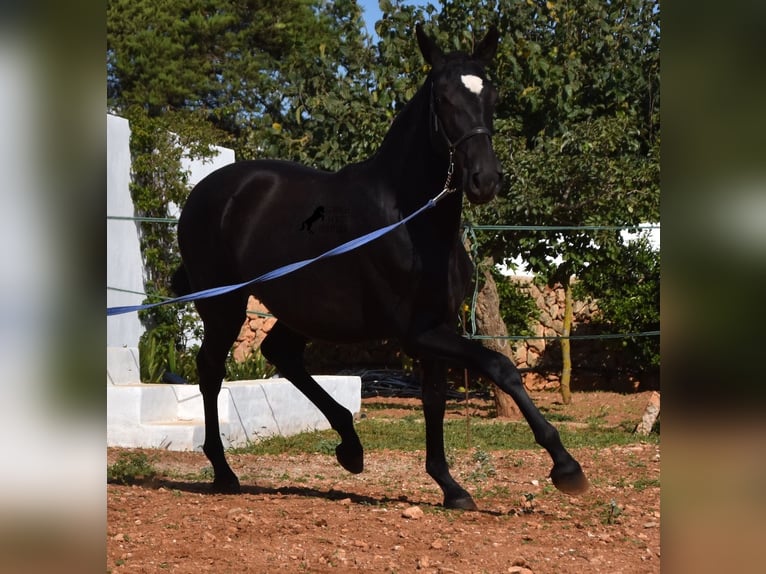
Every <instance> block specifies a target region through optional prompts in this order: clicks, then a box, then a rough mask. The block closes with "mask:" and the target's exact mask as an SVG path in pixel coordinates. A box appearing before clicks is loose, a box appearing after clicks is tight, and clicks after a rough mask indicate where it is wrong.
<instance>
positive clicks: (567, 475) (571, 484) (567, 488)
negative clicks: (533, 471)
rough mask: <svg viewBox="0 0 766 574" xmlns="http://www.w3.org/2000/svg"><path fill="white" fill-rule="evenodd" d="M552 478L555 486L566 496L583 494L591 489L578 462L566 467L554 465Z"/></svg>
mask: <svg viewBox="0 0 766 574" xmlns="http://www.w3.org/2000/svg"><path fill="white" fill-rule="evenodd" d="M550 476H551V480H552V481H553V486H555V487H556V488H558V489H559V490H560V491H561V492H564V493H566V494H571V495H577V494H583V493H584V492H586V491H587V490H588V488H589V487H590V483H589V482H588V478H587V477H586V476H585V473H584V472H583V471H582V468H581V467H580V464H579V463H578V462H577V461H576V460H573V461H572V463H571V464H568V465H566V466H564V465H554V467H553V470H551V475H550Z"/></svg>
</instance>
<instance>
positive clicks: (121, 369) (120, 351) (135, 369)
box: [106, 347, 141, 385]
mask: <svg viewBox="0 0 766 574" xmlns="http://www.w3.org/2000/svg"><path fill="white" fill-rule="evenodd" d="M106 382H107V384H108V385H125V384H131V383H140V382H141V369H140V367H139V362H138V348H137V347H107V348H106Z"/></svg>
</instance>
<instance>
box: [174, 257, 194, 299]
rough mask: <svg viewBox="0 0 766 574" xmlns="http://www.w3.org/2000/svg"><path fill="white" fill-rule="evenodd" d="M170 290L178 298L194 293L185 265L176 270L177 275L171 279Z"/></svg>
mask: <svg viewBox="0 0 766 574" xmlns="http://www.w3.org/2000/svg"><path fill="white" fill-rule="evenodd" d="M170 288H171V289H172V290H173V293H175V294H176V295H177V296H178V297H180V296H181V295H188V294H189V293H191V292H192V288H191V284H190V283H189V275H188V274H187V273H186V267H185V266H184V264H183V263H181V265H179V266H178V269H176V270H175V273H173V276H172V277H171V278H170Z"/></svg>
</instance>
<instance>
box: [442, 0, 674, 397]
mask: <svg viewBox="0 0 766 574" xmlns="http://www.w3.org/2000/svg"><path fill="white" fill-rule="evenodd" d="M492 21H497V22H498V24H499V28H500V29H501V30H502V31H504V33H505V35H504V36H503V37H502V39H501V45H500V49H499V51H498V56H497V58H496V62H495V65H494V69H493V70H492V73H493V75H494V76H495V79H496V82H497V83H498V84H499V88H500V92H501V102H500V104H499V107H498V110H497V115H496V121H495V128H496V135H495V138H494V143H495V149H496V152H497V154H498V157H499V158H500V160H501V162H502V163H503V165H504V166H505V167H506V169H507V170H508V173H507V175H508V177H507V181H506V189H505V190H504V192H503V193H502V194H501V197H500V198H499V200H498V201H497V202H495V203H494V204H492V205H491V206H487V207H485V208H478V209H471V210H470V211H469V213H468V216H469V219H471V220H472V221H479V222H481V223H483V224H505V225H508V224H511V225H513V224H518V225H522V224H523V225H537V226H621V225H629V226H636V225H638V224H639V223H641V222H652V221H658V220H659V142H660V123H659V40H660V33H659V5H658V2H657V1H656V0H626V1H621V2H612V3H605V2H602V1H600V0H579V1H576V2H552V1H532V0H528V1H526V2H512V1H509V0H498V1H497V2H495V3H488V4H486V5H483V7H482V8H476V7H475V6H474V4H473V3H470V2H447V1H446V0H445V1H444V2H443V9H442V12H441V14H440V19H439V24H440V26H442V27H443V28H445V29H448V30H452V31H455V30H458V29H460V28H461V26H462V27H463V28H465V26H466V23H469V24H472V25H473V27H474V28H478V29H481V28H482V27H484V26H485V25H486V24H487V23H488V22H492ZM478 237H479V239H480V242H481V245H482V248H483V249H486V250H487V251H488V252H489V253H490V254H491V255H492V256H493V257H494V258H495V260H496V261H503V260H508V259H510V258H512V257H514V256H516V255H521V256H522V258H523V259H524V260H525V261H527V262H528V263H529V265H530V266H531V268H532V270H533V271H534V272H535V273H537V274H539V275H540V276H541V277H542V278H544V279H545V280H546V281H547V282H548V283H549V284H555V283H560V284H561V285H562V286H563V287H564V289H565V293H566V295H567V301H568V302H569V305H568V308H569V309H571V289H570V278H571V277H572V276H573V275H576V274H579V273H581V272H582V271H583V270H584V269H585V268H586V267H587V266H588V265H593V264H595V263H598V262H603V265H597V266H596V267H594V269H596V268H598V269H602V270H603V271H604V272H606V270H607V269H610V267H609V265H608V264H610V263H611V264H614V262H615V261H616V253H618V252H619V251H620V250H622V249H624V246H623V244H622V242H621V240H620V236H619V233H618V232H617V231H567V232H562V233H556V234H553V235H546V236H543V235H541V233H540V232H537V231H534V232H513V233H482V234H478ZM610 276H612V277H615V276H616V274H614V273H611V274H610ZM614 292H616V291H614ZM647 304H652V302H651V301H648V302H647ZM570 328H571V312H570V313H568V314H567V317H566V318H565V326H564V336H565V338H563V339H562V351H563V355H564V369H563V370H562V385H561V390H562V396H563V399H564V401H565V402H569V401H570V400H571V396H570V394H569V375H570V371H569V367H568V366H569V364H570V359H569V353H568V351H569V340H568V339H567V338H566V335H568V332H569V329H570Z"/></svg>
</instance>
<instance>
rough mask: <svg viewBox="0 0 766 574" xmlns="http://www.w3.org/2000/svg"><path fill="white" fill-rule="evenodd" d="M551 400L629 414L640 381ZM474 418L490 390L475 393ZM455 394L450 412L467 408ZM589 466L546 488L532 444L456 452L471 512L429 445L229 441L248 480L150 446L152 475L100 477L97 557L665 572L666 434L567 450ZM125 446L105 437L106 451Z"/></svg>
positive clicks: (407, 403) (410, 405)
mask: <svg viewBox="0 0 766 574" xmlns="http://www.w3.org/2000/svg"><path fill="white" fill-rule="evenodd" d="M533 399H534V400H535V402H536V403H537V404H538V405H539V406H540V407H541V408H542V409H543V410H545V411H546V412H548V413H566V415H567V416H568V417H572V419H574V420H573V421H571V422H561V423H556V424H557V425H558V426H562V425H564V424H574V425H578V424H580V425H586V424H587V422H588V421H589V420H590V421H591V422H592V421H593V420H598V421H599V424H605V425H615V426H617V425H625V424H627V423H633V424H634V423H636V422H638V420H639V419H640V417H641V413H642V412H643V409H644V407H645V405H646V402H647V400H648V393H637V394H630V395H621V394H615V393H605V392H592V393H578V394H576V395H575V402H574V404H573V405H570V406H566V407H565V406H563V405H560V404H558V401H557V399H558V395H556V394H554V393H535V394H533ZM416 405H418V401H417V400H412V399H385V400H383V399H366V400H365V401H364V404H363V413H364V414H365V416H369V417H396V416H401V415H412V414H413V409H414V408H416ZM469 410H470V413H471V416H472V417H486V416H487V414H488V412H489V411H490V410H491V408H490V405H489V404H488V403H482V402H481V401H473V402H472V406H471V407H470V409H469ZM465 415H466V409H465V406H464V405H462V404H452V405H451V407H450V409H449V413H448V416H450V417H465ZM571 450H572V453H573V454H574V455H575V457H577V458H578V460H579V461H580V463H581V464H582V466H583V468H584V470H585V472H586V473H587V474H588V477H589V478H590V480H591V489H590V490H589V491H588V492H587V493H586V494H584V495H581V496H578V497H570V496H567V495H565V494H561V493H559V492H558V491H556V490H555V489H554V488H553V487H552V485H551V483H550V480H549V479H548V478H547V475H548V472H549V470H550V461H549V458H548V456H547V454H546V453H545V452H544V451H542V450H534V451H531V450H509V451H492V452H490V453H487V454H488V455H489V457H488V458H485V459H484V460H483V462H480V461H477V460H476V457H475V456H474V455H475V453H472V452H468V451H466V452H459V453H457V454H455V455H454V459H453V460H452V461H451V462H452V466H453V474H454V475H455V476H456V478H457V479H458V480H459V481H460V482H461V483H462V484H463V486H465V487H466V488H467V489H468V490H469V491H470V492H471V493H472V495H473V496H474V498H475V500H476V502H477V504H478V505H479V507H480V510H479V511H478V512H461V511H447V510H444V509H443V508H442V507H441V506H440V503H441V491H440V490H439V489H438V487H437V486H436V484H435V483H434V482H433V481H432V480H431V479H430V477H428V475H426V473H425V471H424V463H425V462H424V461H425V453H424V451H415V452H406V453H405V452H398V451H382V452H381V451H377V452H374V451H373V452H368V453H366V460H365V471H364V473H362V474H360V475H350V474H348V473H347V472H345V471H344V470H343V469H342V468H341V467H340V466H339V465H338V464H337V463H336V461H335V459H334V457H333V456H330V455H319V454H316V455H297V456H296V455H278V456H257V457H256V456H253V455H230V456H229V461H230V464H231V466H232V468H233V469H234V471H235V472H236V473H237V474H238V475H239V477H240V479H241V482H242V485H243V492H242V494H239V495H219V494H209V493H207V491H206V487H207V483H206V481H205V479H204V474H205V473H204V469H205V468H206V467H208V463H207V460H206V459H205V457H204V455H203V454H202V453H191V452H184V453H178V452H170V451H145V452H147V453H150V456H151V458H152V460H153V463H154V466H155V468H157V469H158V470H160V472H161V476H160V477H159V478H158V479H155V480H153V481H151V483H150V484H142V485H132V486H122V485H117V484H109V485H108V486H107V549H106V550H107V564H106V567H107V571H109V572H114V573H118V572H120V573H122V572H125V573H128V572H178V573H186V572H188V573H198V572H276V571H280V572H316V573H319V572H360V571H363V572H415V571H418V572H431V573H437V572H441V573H449V572H458V573H481V572H488V573H496V572H511V573H514V572H516V573H519V574H530V572H531V573H533V574H542V573H557V574H567V573H585V572H588V573H590V572H594V573H596V572H603V573H610V574H617V573H624V574H629V573H654V572H659V571H660V558H659V557H660V481H659V479H660V449H659V445H656V444H652V443H638V444H635V445H630V446H620V447H611V448H608V449H601V450H597V449H571ZM123 452H125V451H124V449H109V451H108V460H109V462H113V461H114V460H116V459H117V458H118V457H119V456H120V454H121V453H123Z"/></svg>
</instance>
